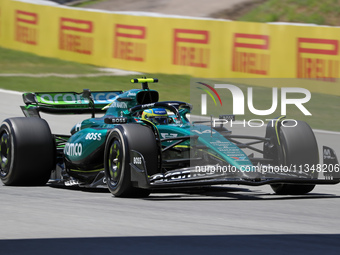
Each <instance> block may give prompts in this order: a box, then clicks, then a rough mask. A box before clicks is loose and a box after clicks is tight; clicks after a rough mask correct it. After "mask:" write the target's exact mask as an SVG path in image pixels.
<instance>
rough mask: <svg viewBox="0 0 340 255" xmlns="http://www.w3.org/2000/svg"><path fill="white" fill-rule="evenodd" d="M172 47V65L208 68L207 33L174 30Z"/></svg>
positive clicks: (204, 31)
mask: <svg viewBox="0 0 340 255" xmlns="http://www.w3.org/2000/svg"><path fill="white" fill-rule="evenodd" d="M173 45H174V46H173V61H172V63H173V64H174V65H182V66H193V67H202V68H208V67H209V61H210V49H209V31H207V30H193V29H174V44H173Z"/></svg>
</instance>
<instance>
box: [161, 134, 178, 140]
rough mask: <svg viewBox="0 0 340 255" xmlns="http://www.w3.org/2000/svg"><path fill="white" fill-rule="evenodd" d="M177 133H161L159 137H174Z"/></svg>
mask: <svg viewBox="0 0 340 255" xmlns="http://www.w3.org/2000/svg"><path fill="white" fill-rule="evenodd" d="M177 136H178V134H172V133H161V137H162V138H163V139H166V138H175V137H177Z"/></svg>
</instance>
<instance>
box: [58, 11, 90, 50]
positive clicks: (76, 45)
mask: <svg viewBox="0 0 340 255" xmlns="http://www.w3.org/2000/svg"><path fill="white" fill-rule="evenodd" d="M93 30H94V26H93V22H92V21H89V20H80V19H71V18H60V26H59V49H60V50H65V51H71V52H76V53H80V54H86V55H91V54H92V53H93V43H94V39H93Z"/></svg>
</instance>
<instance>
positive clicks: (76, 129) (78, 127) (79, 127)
mask: <svg viewBox="0 0 340 255" xmlns="http://www.w3.org/2000/svg"><path fill="white" fill-rule="evenodd" d="M80 130H81V122H79V123H77V124H76V127H75V131H76V132H78V131H80Z"/></svg>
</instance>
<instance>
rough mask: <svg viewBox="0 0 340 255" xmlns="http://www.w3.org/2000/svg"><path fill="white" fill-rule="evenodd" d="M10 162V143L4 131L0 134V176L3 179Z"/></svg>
mask: <svg viewBox="0 0 340 255" xmlns="http://www.w3.org/2000/svg"><path fill="white" fill-rule="evenodd" d="M10 160H11V143H10V139H9V135H8V133H7V132H6V131H4V132H2V133H1V134H0V176H1V177H5V176H6V175H7V174H8V170H9V165H10Z"/></svg>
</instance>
